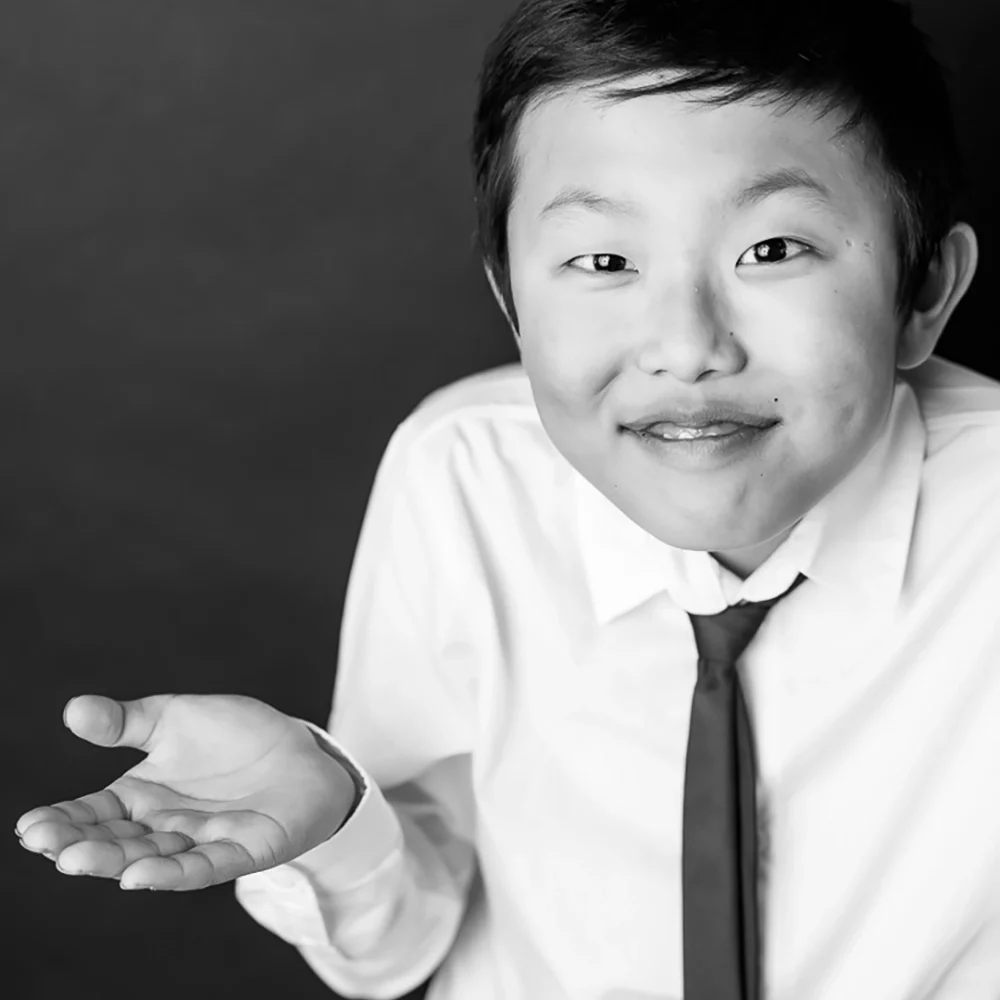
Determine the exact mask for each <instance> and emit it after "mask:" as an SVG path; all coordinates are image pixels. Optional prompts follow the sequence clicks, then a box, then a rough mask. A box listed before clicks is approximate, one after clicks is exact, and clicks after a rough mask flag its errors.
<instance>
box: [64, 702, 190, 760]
mask: <svg viewBox="0 0 1000 1000" xmlns="http://www.w3.org/2000/svg"><path fill="white" fill-rule="evenodd" d="M172 698H173V695H170V694H156V695H150V696H149V697H147V698H137V699H135V700H134V701H116V700H115V699H114V698H106V697H105V696H104V695H99V694H82V695H78V696H77V697H75V698H71V699H70V700H69V701H68V702H67V703H66V707H65V708H64V709H63V722H64V723H65V725H66V726H67V728H69V730H70V731H71V732H73V733H74V734H75V735H77V736H79V737H80V739H84V740H87V742H88V743H96V744H97V745H98V746H102V747H135V748H136V749H137V750H143V751H145V752H147V753H148V752H149V750H150V748H151V744H152V742H153V740H154V739H155V734H156V726H157V723H158V722H159V721H160V716H161V715H162V714H163V709H164V708H165V707H166V705H167V703H168V702H169V701H170V700H171V699H172Z"/></svg>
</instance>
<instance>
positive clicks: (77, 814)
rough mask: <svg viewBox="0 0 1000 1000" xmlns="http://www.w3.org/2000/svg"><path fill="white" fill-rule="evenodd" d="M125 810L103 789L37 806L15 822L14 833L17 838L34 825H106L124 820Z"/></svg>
mask: <svg viewBox="0 0 1000 1000" xmlns="http://www.w3.org/2000/svg"><path fill="white" fill-rule="evenodd" d="M126 814H127V813H126V809H125V806H124V805H123V804H122V801H121V799H119V798H118V796H117V795H115V793H114V792H111V791H108V789H104V791H101V792H93V793H92V794H90V795H84V796H83V797H82V798H79V799H70V800H67V801H66V802H56V803H55V804H53V805H51V806H38V807H36V808H35V809H31V810H29V811H28V812H26V813H25V814H24V815H23V816H21V818H20V819H19V820H18V821H17V823H16V824H15V826H14V831H15V833H17V835H18V836H19V837H23V836H24V834H25V832H26V831H27V830H28V828H29V827H31V826H32V825H33V824H35V823H49V822H60V821H62V822H67V821H69V822H73V823H106V822H108V821H109V820H118V819H124V818H125V817H126Z"/></svg>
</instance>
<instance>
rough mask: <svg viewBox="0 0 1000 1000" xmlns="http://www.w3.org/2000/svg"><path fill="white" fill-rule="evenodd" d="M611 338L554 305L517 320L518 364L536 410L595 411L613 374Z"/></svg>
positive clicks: (537, 306) (537, 307)
mask: <svg viewBox="0 0 1000 1000" xmlns="http://www.w3.org/2000/svg"><path fill="white" fill-rule="evenodd" d="M612 342H613V337H612V335H610V334H608V333H607V332H605V333H603V334H602V331H601V330H600V329H599V328H598V326H597V324H595V323H594V320H593V318H592V317H591V318H588V317H586V316H579V315H576V314H575V313H574V311H573V310H569V309H565V308H559V306H558V304H557V303H548V304H545V303H543V304H538V303H535V304H533V307H532V308H530V309H528V310H526V313H525V315H524V317H523V319H522V322H521V362H522V364H523V365H524V369H525V371H526V372H527V374H528V377H529V379H530V380H531V383H532V386H533V388H534V390H535V396H536V399H537V401H538V403H539V406H540V407H541V406H542V405H550V406H554V407H558V408H560V409H563V410H569V411H572V412H573V413H575V414H579V413H582V412H585V411H588V410H590V409H592V408H593V407H594V405H595V404H596V402H597V401H598V399H599V398H600V396H601V394H602V392H603V389H604V387H605V386H606V385H607V384H608V383H609V382H610V381H611V379H612V378H613V376H614V367H613V365H612V363H611V352H610V350H609V347H610V345H611V344H612Z"/></svg>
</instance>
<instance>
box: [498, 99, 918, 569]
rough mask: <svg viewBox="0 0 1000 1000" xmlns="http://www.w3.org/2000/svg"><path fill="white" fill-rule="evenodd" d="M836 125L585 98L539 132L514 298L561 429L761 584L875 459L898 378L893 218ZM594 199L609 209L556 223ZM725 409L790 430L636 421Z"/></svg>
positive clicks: (699, 545)
mask: <svg viewBox="0 0 1000 1000" xmlns="http://www.w3.org/2000/svg"><path fill="white" fill-rule="evenodd" d="M640 82H646V81H645V80H640ZM816 117H817V115H816V112H815V111H814V110H813V109H811V108H807V107H805V106H800V107H799V108H797V109H795V110H793V111H790V112H786V113H783V114H782V113H777V112H776V111H775V110H774V109H773V108H766V107H762V106H757V105H754V104H748V103H741V104H736V105H730V106H727V107H722V108H707V107H704V106H698V105H696V104H694V103H692V102H691V101H690V100H689V99H686V98H685V97H684V96H682V95H681V96H675V95H654V96H646V97H639V98H633V99H630V100H627V101H622V102H619V103H615V104H602V103H600V102H599V100H598V99H597V98H596V96H594V95H593V94H592V92H588V91H587V90H584V89H576V90H573V91H570V92H568V93H565V94H562V95H561V96H554V97H551V98H548V99H546V100H544V101H543V102H541V103H540V104H539V105H538V106H536V108H535V109H534V110H533V111H531V112H529V113H528V114H527V115H526V116H525V118H524V120H523V122H522V125H521V129H520V132H519V137H518V156H519V165H518V171H517V185H516V192H515V197H514V202H513V204H512V207H511V211H510V215H509V220H508V234H509V259H510V272H511V286H512V290H513V297H514V304H515V308H516V311H517V316H518V320H519V330H520V338H519V339H520V347H521V357H522V362H523V364H524V368H525V370H526V372H527V374H528V377H529V379H530V382H531V385H532V389H533V393H534V396H535V400H536V403H537V406H538V410H539V413H540V415H541V419H542V422H543V424H544V426H545V428H546V431H547V432H548V434H549V435H550V437H551V438H552V441H553V442H554V444H555V445H556V447H557V448H558V449H559V450H560V452H562V454H563V455H565V457H566V458H567V459H568V460H569V461H570V462H571V463H572V464H573V465H574V466H575V467H576V468H577V469H578V470H579V471H580V472H581V473H582V474H583V475H584V476H585V477H586V478H587V479H589V480H590V481H591V482H592V483H593V484H594V485H595V486H596V487H597V488H598V489H599V490H601V492H602V493H604V494H605V495H606V496H607V497H608V498H609V499H610V500H611V501H612V502H613V503H615V504H616V505H617V506H618V507H619V508H621V510H622V511H624V512H625V513H626V514H627V515H628V516H629V517H630V518H632V519H633V520H634V521H636V522H637V523H638V524H639V525H641V526H642V527H643V528H645V529H646V530H647V531H649V532H650V533H651V534H653V535H655V536H656V537H657V538H659V539H661V540H662V541H664V542H667V543H669V544H670V545H674V546H677V547H680V548H685V549H702V550H708V551H711V552H713V553H717V554H718V555H719V556H720V558H721V559H722V561H723V562H727V563H728V564H729V565H731V566H732V567H733V568H735V569H737V571H740V570H742V571H743V573H744V574H746V573H749V572H750V571H752V569H753V568H755V566H756V565H758V564H759V563H760V562H762V561H763V560H764V559H765V558H766V557H767V555H769V554H770V552H771V551H773V549H774V548H776V547H777V546H778V545H779V544H780V543H781V541H782V540H783V539H784V538H785V537H786V536H787V535H788V533H789V532H790V531H791V529H792V527H794V525H795V523H796V522H797V521H798V520H799V519H800V518H801V517H802V516H803V514H805V513H806V511H808V510H809V508H810V507H812V506H813V505H815V504H816V503H817V501H819V500H820V499H821V498H822V497H823V496H824V495H825V494H826V493H828V492H829V491H830V490H831V489H832V488H833V487H834V486H835V485H836V484H837V483H838V482H839V481H840V480H841V479H842V478H843V477H844V476H845V475H846V474H847V473H848V472H849V471H850V470H851V469H852V468H853V467H854V466H855V465H856V464H857V463H858V462H859V461H860V460H861V458H862V457H863V456H864V455H865V453H866V452H867V451H868V449H869V448H870V446H871V445H872V444H873V443H874V441H875V439H876V438H877V436H878V434H879V432H880V431H881V429H882V428H883V426H884V423H885V420H886V417H887V414H888V410H889V405H890V403H891V399H892V392H893V385H894V381H895V366H896V341H897V335H898V333H899V330H900V328H901V327H900V320H899V318H898V317H897V316H896V314H895V308H894V307H895V295H896V282H897V259H896V249H895V241H894V236H893V226H892V211H891V205H890V203H889V201H888V200H887V198H886V197H885V195H884V194H883V193H882V191H881V189H880V186H879V184H878V182H877V180H876V179H875V178H874V177H873V176H872V175H871V174H870V172H869V171H868V169H867V168H866V167H865V166H864V164H863V162H862V159H861V154H860V152H859V148H860V147H859V145H857V143H858V139H857V138H852V137H850V136H848V137H847V138H845V139H842V140H838V141H833V139H832V135H833V133H834V132H835V131H836V129H837V127H838V125H839V124H840V121H839V120H835V118H834V116H830V117H828V118H824V119H822V120H819V121H817V120H816ZM793 182H794V183H795V186H789V185H790V184H792V183H793ZM799 182H801V183H799ZM585 193H586V197H587V198H590V196H591V195H593V196H599V198H603V199H609V200H610V202H599V201H595V200H594V199H593V198H591V199H590V200H591V204H590V206H589V207H588V206H587V205H585V204H581V203H580V202H579V200H578V201H577V202H575V203H571V204H569V205H566V206H565V207H563V208H558V209H555V210H550V211H548V212H546V211H544V209H545V207H546V206H547V205H548V204H549V203H550V202H551V201H552V200H553V199H556V198H557V197H560V196H565V195H568V196H569V198H570V200H571V202H572V198H573V196H574V194H575V195H577V196H581V195H584V194H585ZM617 202H622V203H624V204H621V205H616V204H613V203H617ZM716 404H723V405H731V406H733V407H735V408H736V409H738V410H742V411H747V412H749V413H750V414H753V415H756V417H758V418H762V419H763V420H765V421H767V422H769V423H771V426H769V427H768V428H766V429H757V430H748V429H746V428H744V429H743V430H742V431H741V432H740V433H739V434H736V435H734V436H731V437H724V436H716V437H715V438H714V439H708V438H702V439H700V440H672V441H668V440H663V439H661V438H660V437H658V436H657V434H656V431H651V432H645V433H643V432H641V431H640V430H638V429H635V428H639V427H640V426H641V425H646V424H649V423H650V422H652V421H655V420H657V419H658V417H659V418H661V419H665V420H667V421H669V418H670V416H671V415H673V416H675V418H676V419H675V421H674V423H677V422H680V421H682V419H683V416H682V415H680V416H679V415H677V414H671V412H670V411H672V410H678V411H686V412H687V413H692V412H694V411H698V410H700V409H702V408H704V407H709V406H713V405H716ZM664 414H665V416H664ZM630 426H631V427H632V428H633V429H629V427H630ZM727 429H728V430H732V425H731V424H730V427H729V428H726V427H724V426H723V427H718V428H714V429H713V432H714V433H716V434H717V435H718V434H719V433H720V432H724V431H726V430H727ZM659 431H661V432H663V433H666V434H668V435H669V434H672V433H677V432H676V429H672V428H671V427H669V426H666V425H664V424H662V423H661V425H660V427H659Z"/></svg>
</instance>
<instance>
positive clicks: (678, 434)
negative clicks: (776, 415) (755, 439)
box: [629, 420, 777, 441]
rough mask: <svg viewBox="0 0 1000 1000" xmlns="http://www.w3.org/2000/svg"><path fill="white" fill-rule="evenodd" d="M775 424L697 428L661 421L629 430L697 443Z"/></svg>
mask: <svg viewBox="0 0 1000 1000" xmlns="http://www.w3.org/2000/svg"><path fill="white" fill-rule="evenodd" d="M774 423H777V421H774ZM774 423H762V424H759V425H758V424H749V423H741V422H736V421H732V420H729V421H721V422H719V423H714V424H704V425H700V426H695V425H689V424H675V423H672V422H670V421H666V420H661V421H659V422H658V423H653V424H647V425H646V426H645V427H639V428H635V427H630V428H629V430H634V431H635V432H636V433H637V434H648V435H650V436H652V437H657V438H660V439H661V440H663V441H697V440H700V439H702V438H722V437H729V436H730V435H731V434H738V433H739V432H740V431H743V430H766V429H767V428H768V427H773V426H774Z"/></svg>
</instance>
